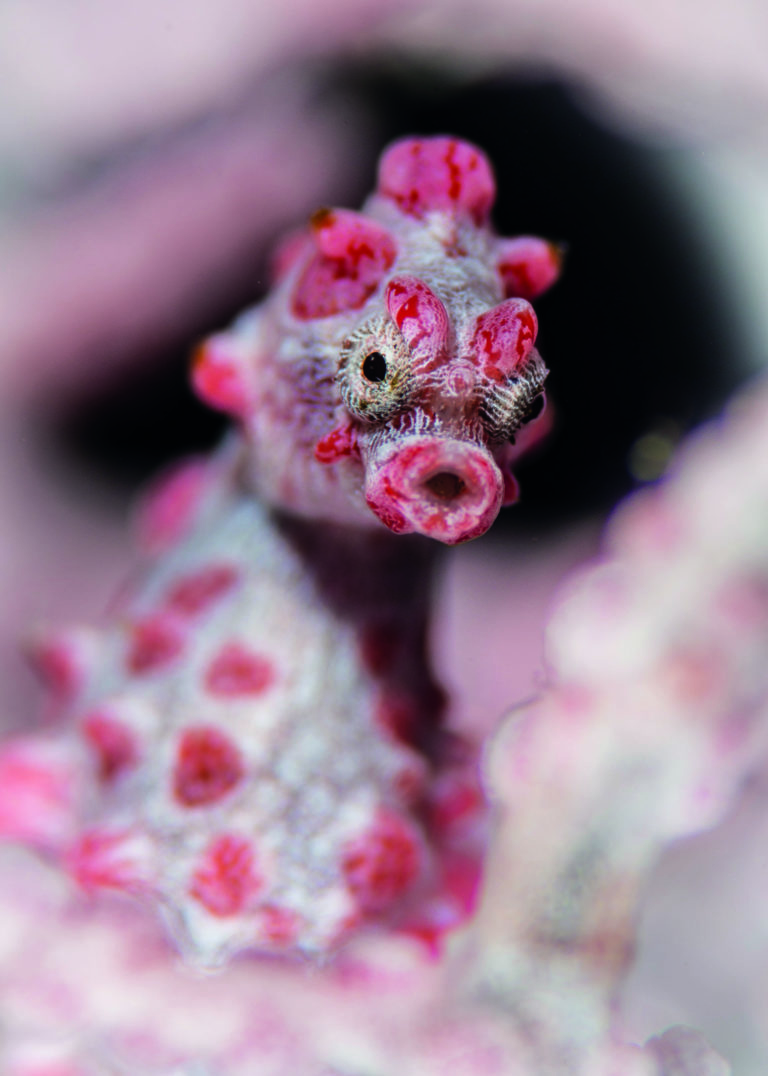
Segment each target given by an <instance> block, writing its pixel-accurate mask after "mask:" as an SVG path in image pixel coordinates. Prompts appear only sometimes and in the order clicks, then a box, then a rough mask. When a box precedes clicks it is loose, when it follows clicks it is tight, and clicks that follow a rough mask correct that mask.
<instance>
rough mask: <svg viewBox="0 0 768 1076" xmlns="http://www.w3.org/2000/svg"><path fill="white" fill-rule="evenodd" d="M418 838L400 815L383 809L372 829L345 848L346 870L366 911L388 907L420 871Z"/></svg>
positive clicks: (354, 890) (344, 869)
mask: <svg viewBox="0 0 768 1076" xmlns="http://www.w3.org/2000/svg"><path fill="white" fill-rule="evenodd" d="M419 867H420V852H419V845H418V841H417V839H416V837H415V836H414V834H413V833H412V832H411V830H410V829H409V828H408V827H407V826H406V824H405V822H404V821H403V820H402V819H401V818H400V817H398V816H397V815H396V814H394V813H392V812H390V811H387V810H381V811H379V814H378V815H377V817H376V821H375V822H374V824H373V826H372V827H371V829H370V830H369V831H368V832H367V833H365V834H362V835H361V836H360V837H358V838H356V839H355V840H354V841H352V842H350V844H349V845H348V846H347V847H346V849H345V850H344V854H343V858H342V870H343V872H344V877H345V879H346V883H347V886H348V888H349V890H350V892H351V893H352V894H353V895H354V897H355V898H356V900H357V902H358V904H359V906H360V908H361V909H362V910H363V911H365V912H379V911H382V910H384V909H385V908H387V907H388V906H389V905H390V904H392V903H393V901H395V900H396V899H397V898H398V897H400V896H402V894H403V893H404V892H405V891H406V890H407V889H408V888H409V886H411V885H412V883H413V882H414V880H415V879H416V876H417V874H418V873H419Z"/></svg>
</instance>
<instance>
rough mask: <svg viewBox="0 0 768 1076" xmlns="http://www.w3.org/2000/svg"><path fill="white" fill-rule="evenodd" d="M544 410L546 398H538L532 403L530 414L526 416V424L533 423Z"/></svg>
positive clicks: (529, 409)
mask: <svg viewBox="0 0 768 1076" xmlns="http://www.w3.org/2000/svg"><path fill="white" fill-rule="evenodd" d="M543 410H544V397H543V396H537V397H536V399H535V400H532V401H531V405H530V407H529V408H528V414H527V415H526V416H525V420H526V422H531V421H532V420H533V419H535V418H538V417H539V415H540V414H541V412H542V411H543Z"/></svg>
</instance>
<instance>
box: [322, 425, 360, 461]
mask: <svg viewBox="0 0 768 1076" xmlns="http://www.w3.org/2000/svg"><path fill="white" fill-rule="evenodd" d="M349 457H353V458H355V459H359V458H360V448H359V446H358V443H357V427H356V426H355V425H354V424H353V423H351V422H343V423H342V424H341V425H340V426H336V427H335V428H334V429H332V430H331V432H330V433H327V434H325V436H324V437H321V438H320V440H319V441H318V442H317V444H316V445H315V459H316V460H317V461H318V463H337V462H338V461H339V460H342V459H347V458H349Z"/></svg>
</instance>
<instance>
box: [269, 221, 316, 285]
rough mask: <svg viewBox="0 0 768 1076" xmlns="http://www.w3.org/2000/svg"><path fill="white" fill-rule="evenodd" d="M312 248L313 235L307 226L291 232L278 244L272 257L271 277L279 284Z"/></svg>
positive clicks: (273, 281)
mask: <svg viewBox="0 0 768 1076" xmlns="http://www.w3.org/2000/svg"><path fill="white" fill-rule="evenodd" d="M311 248H312V236H311V235H310V233H309V232H308V231H307V229H306V228H299V229H297V230H295V231H293V232H289V233H288V235H286V236H284V237H283V239H282V240H281V241H280V242H279V243H278V244H277V246H276V247H275V250H274V252H273V254H272V257H271V258H270V263H269V268H270V279H271V282H272V283H273V284H279V283H280V282H281V281H282V280H284V279H285V277H286V276H287V275H288V273H290V271H291V269H293V267H294V266H295V265H297V264H298V263H299V262H300V261H301V259H302V258H303V257H305V256H306V255H307V253H308V252H309V251H310V250H311Z"/></svg>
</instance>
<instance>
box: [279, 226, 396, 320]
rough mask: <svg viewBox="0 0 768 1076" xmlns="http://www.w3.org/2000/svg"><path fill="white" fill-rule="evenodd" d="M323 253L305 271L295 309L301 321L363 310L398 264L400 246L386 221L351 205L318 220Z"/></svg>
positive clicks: (317, 237) (319, 246) (296, 292)
mask: <svg viewBox="0 0 768 1076" xmlns="http://www.w3.org/2000/svg"><path fill="white" fill-rule="evenodd" d="M312 229H313V235H314V238H315V243H316V246H317V253H316V254H315V255H314V256H313V257H312V258H311V259H310V261H309V262H308V264H307V265H306V267H305V269H304V271H303V272H302V274H301V276H300V277H299V280H298V281H297V283H296V287H295V290H294V293H293V300H292V311H293V314H294V316H295V317H297V318H298V319H299V320H301V321H308V320H313V319H315V318H327V317H332V316H333V315H335V314H340V313H343V312H344V311H346V310H359V309H360V307H361V306H363V305H364V304H365V303H366V302H367V300H368V299H369V298H370V297H371V296H372V295H373V293H374V292H375V291H376V289H377V288H378V287H379V285H380V284H381V282H382V280H383V279H384V276H385V274H386V273H387V271H388V270H389V269H390V268H391V267H392V265H393V264H394V261H395V258H396V256H397V246H396V244H395V241H394V239H393V238H392V236H391V235H390V234H389V232H388V231H386V229H384V228H382V227H381V225H380V224H376V223H375V222H374V221H372V220H369V219H368V218H367V217H365V216H363V215H362V214H361V213H353V212H352V211H351V210H345V209H325V210H319V211H318V212H317V213H316V214H315V215H314V217H313V218H312Z"/></svg>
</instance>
